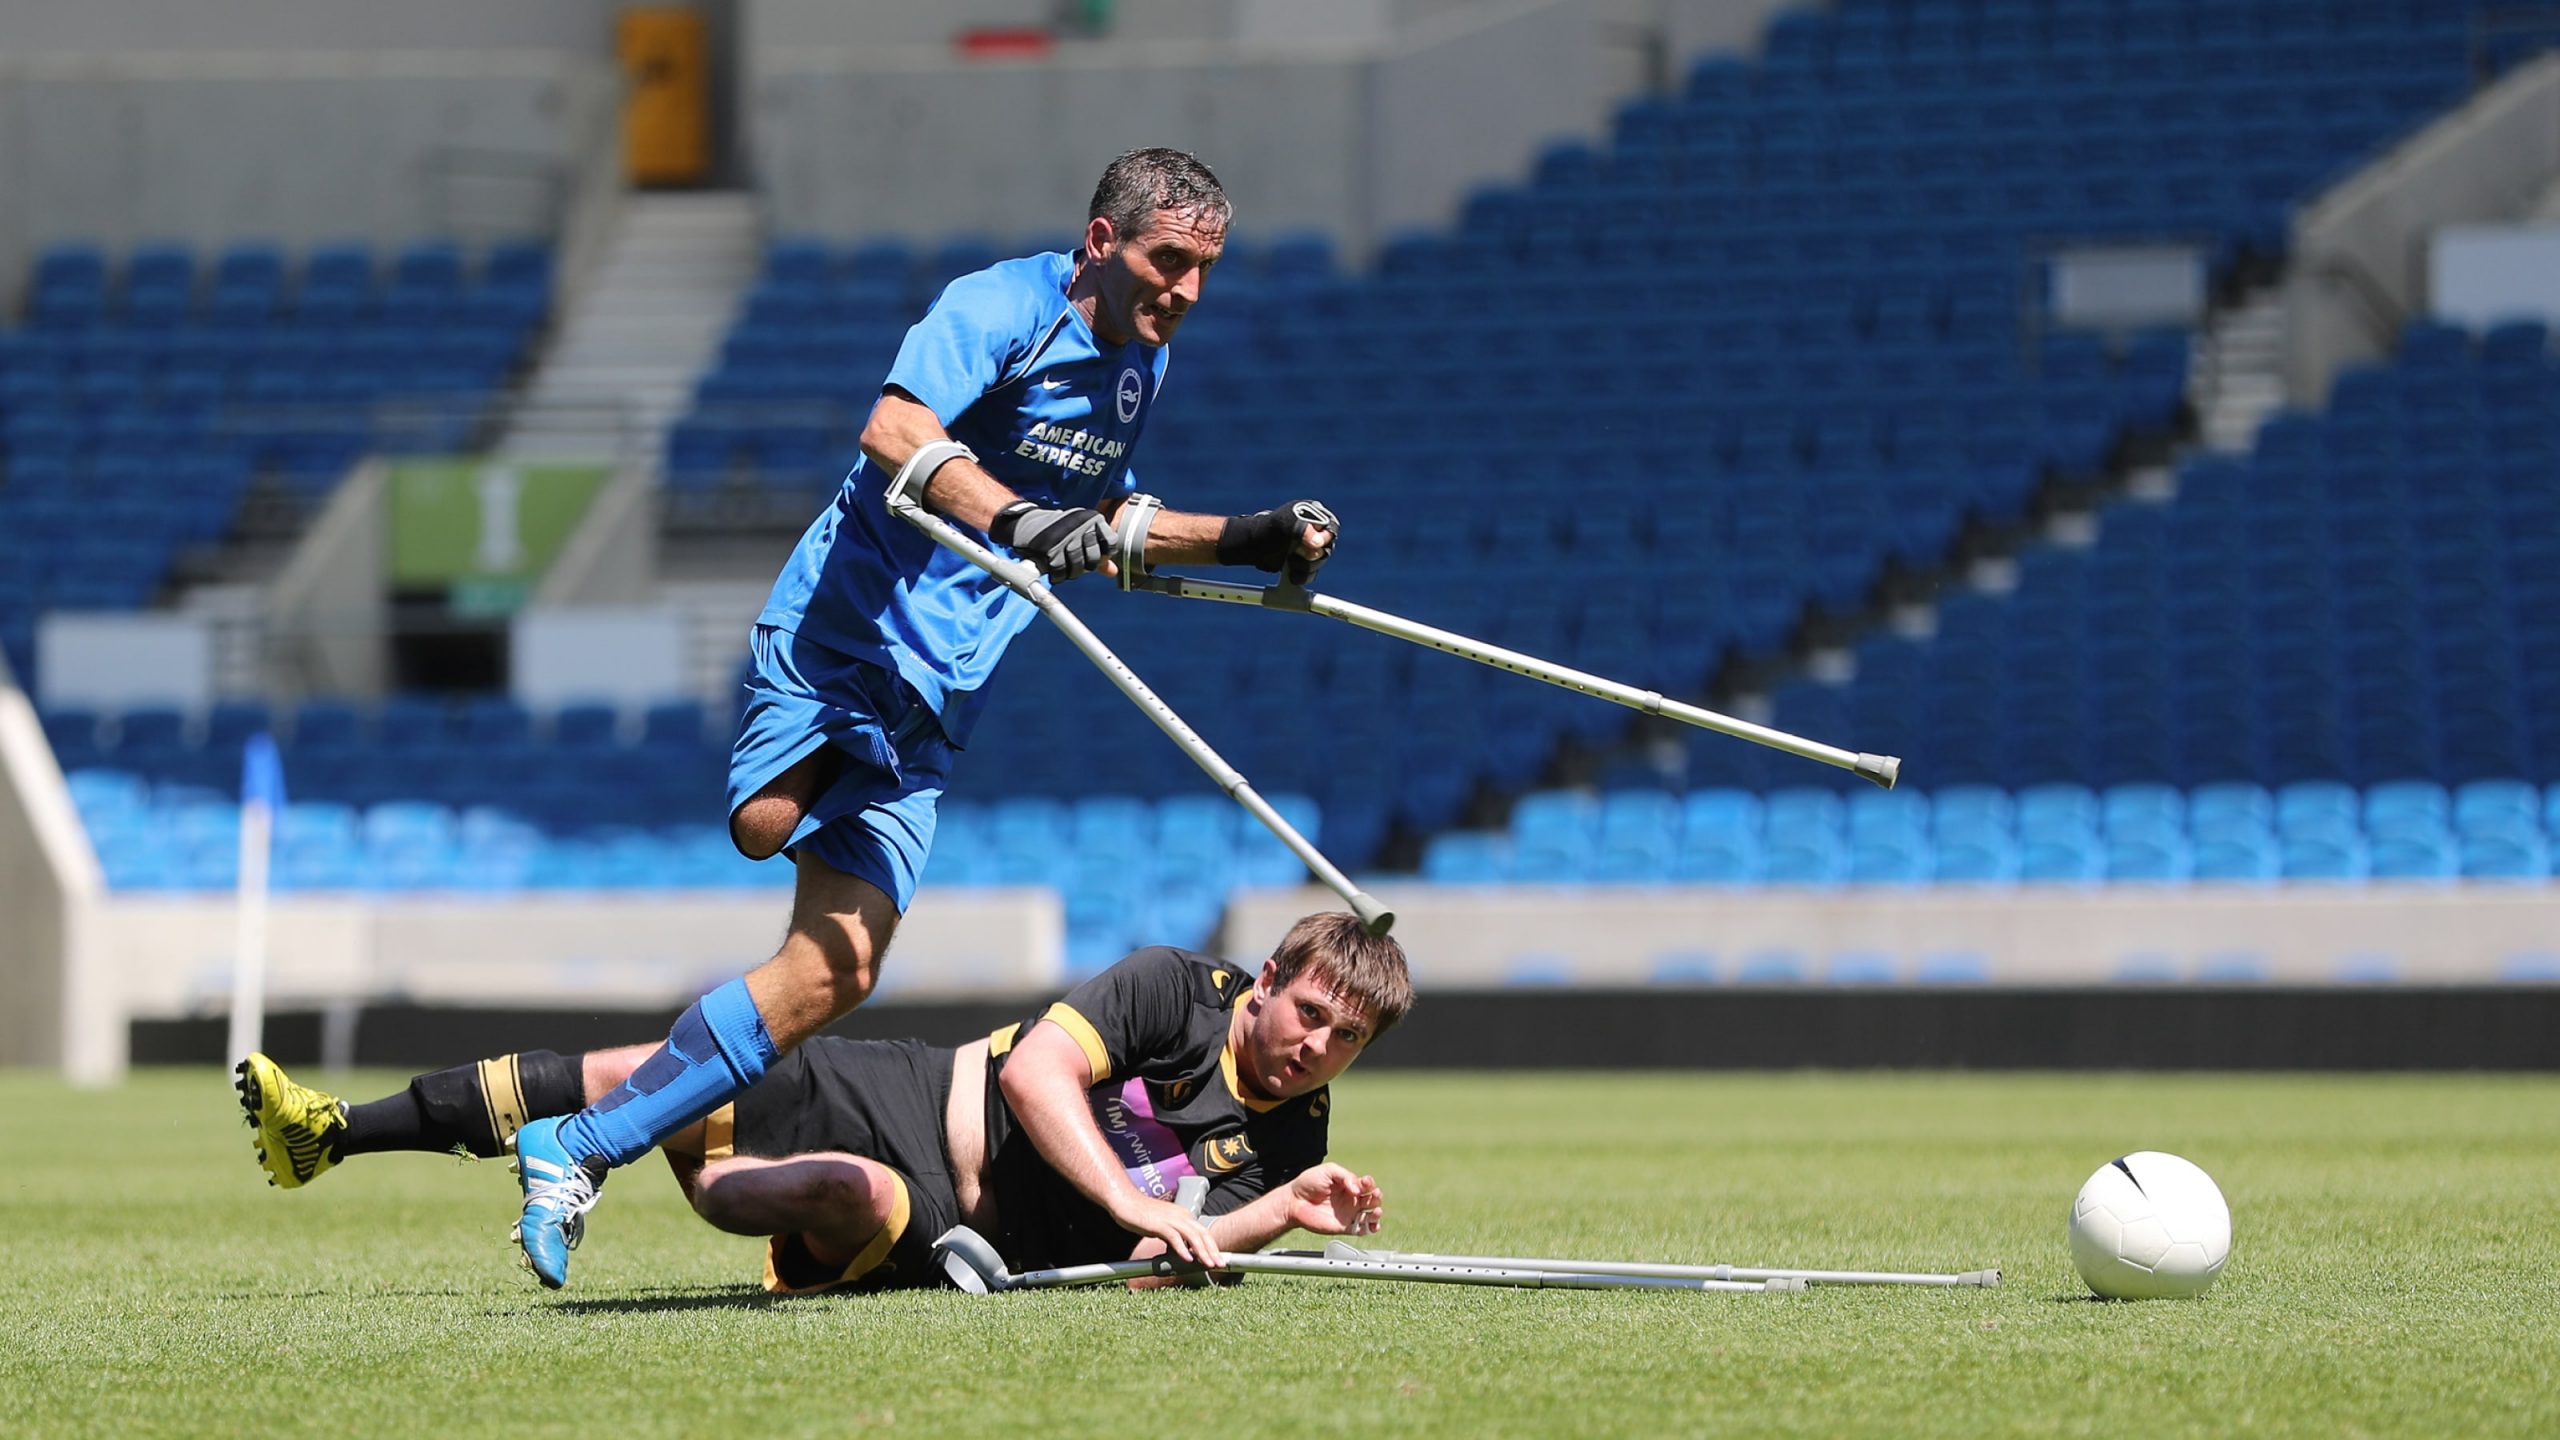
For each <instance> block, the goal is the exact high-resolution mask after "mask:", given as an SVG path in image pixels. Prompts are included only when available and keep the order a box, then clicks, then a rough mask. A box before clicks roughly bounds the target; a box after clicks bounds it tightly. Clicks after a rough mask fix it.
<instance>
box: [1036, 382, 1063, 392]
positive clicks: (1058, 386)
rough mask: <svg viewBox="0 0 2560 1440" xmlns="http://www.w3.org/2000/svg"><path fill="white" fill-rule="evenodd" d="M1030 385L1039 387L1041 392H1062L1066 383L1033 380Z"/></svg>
mask: <svg viewBox="0 0 2560 1440" xmlns="http://www.w3.org/2000/svg"><path fill="white" fill-rule="evenodd" d="M1031 383H1032V384H1034V385H1037V386H1039V387H1040V388H1041V389H1043V390H1064V389H1066V388H1067V382H1066V381H1064V380H1034V381H1032V382H1031Z"/></svg>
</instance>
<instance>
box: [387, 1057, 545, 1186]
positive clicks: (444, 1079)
mask: <svg viewBox="0 0 2560 1440" xmlns="http://www.w3.org/2000/svg"><path fill="white" fill-rule="evenodd" d="M582 1058H583V1057H581V1056H577V1055H562V1054H559V1053H557V1052H555V1051H550V1050H527V1051H525V1052H523V1053H522V1054H518V1055H501V1056H499V1057H498V1058H497V1059H495V1060H483V1061H481V1062H479V1063H478V1064H476V1065H456V1066H454V1067H453V1068H452V1069H450V1070H436V1071H431V1072H429V1073H427V1074H424V1075H421V1076H419V1077H418V1078H417V1079H415V1080H412V1081H410V1082H409V1088H408V1089H406V1090H403V1091H401V1092H400V1093H399V1094H397V1095H386V1096H384V1097H383V1098H382V1099H380V1100H375V1101H372V1102H371V1103H369V1104H364V1105H350V1106H348V1107H347V1128H346V1133H345V1135H344V1136H343V1137H342V1138H341V1139H340V1140H339V1143H338V1154H339V1155H340V1156H342V1157H343V1156H347V1155H369V1154H373V1153H376V1152H379V1151H385V1150H426V1151H435V1152H442V1151H448V1150H461V1151H464V1152H466V1153H468V1154H472V1155H477V1156H479V1157H480V1158H481V1159H483V1160H489V1159H495V1158H496V1157H498V1156H500V1155H503V1154H505V1153H506V1152H507V1142H508V1141H509V1140H512V1139H514V1138H515V1133H516V1131H517V1130H518V1129H520V1128H522V1127H523V1125H524V1123H525V1122H526V1121H528V1120H540V1119H544V1118H546V1117H549V1116H553V1115H575V1114H576V1113H578V1111H579V1110H580V1109H581V1108H583V1107H584V1106H585V1105H586V1103H587V1094H586V1083H585V1081H584V1079H583V1078H582V1070H583V1067H582V1065H581V1063H580V1061H581V1059H582Z"/></svg>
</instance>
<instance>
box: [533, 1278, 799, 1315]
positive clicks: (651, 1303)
mask: <svg viewBox="0 0 2560 1440" xmlns="http://www.w3.org/2000/svg"><path fill="white" fill-rule="evenodd" d="M800 1298H802V1297H799V1296H793V1295H775V1294H771V1293H769V1292H768V1291H766V1289H765V1288H764V1287H763V1286H761V1285H746V1284H740V1285H723V1286H720V1287H718V1288H717V1289H711V1290H677V1289H666V1290H643V1291H641V1292H639V1293H638V1294H634V1295H615V1296H610V1297H598V1298H596V1299H593V1300H562V1301H560V1302H558V1303H556V1304H551V1305H545V1306H543V1307H542V1308H543V1309H545V1310H560V1311H567V1312H568V1313H570V1314H573V1315H651V1314H660V1313H665V1312H670V1311H681V1310H765V1309H771V1308H774V1307H776V1306H780V1305H788V1304H790V1303H792V1302H793V1301H794V1300H797V1299H800ZM508 1313H512V1312H508Z"/></svg>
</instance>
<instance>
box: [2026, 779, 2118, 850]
mask: <svg viewBox="0 0 2560 1440" xmlns="http://www.w3.org/2000/svg"><path fill="white" fill-rule="evenodd" d="M2017 816H2018V818H2017V825H2018V838H2019V839H2020V840H2022V841H2031V840H2034V839H2036V838H2040V837H2044V836H2049V835H2056V834H2067V835H2072V836H2078V835H2083V834H2091V833H2094V832H2095V831H2096V829H2097V827H2098V797H2097V796H2096V795H2095V794H2094V793H2092V792H2091V791H2090V790H2089V789H2088V787H2086V786H2082V785H2032V786H2029V787H2028V788H2026V789H2025V790H2022V791H2020V792H2018V811H2017Z"/></svg>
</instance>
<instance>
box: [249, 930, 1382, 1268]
mask: <svg viewBox="0 0 2560 1440" xmlns="http://www.w3.org/2000/svg"><path fill="white" fill-rule="evenodd" d="M1412 1002H1413V987H1412V982H1411V979H1410V977H1409V976H1408V975H1407V973H1406V968H1405V959H1404V952H1403V950H1402V949H1401V948H1400V947H1399V946H1397V945H1396V943H1395V942H1394V941H1393V940H1389V939H1386V938H1383V937H1372V936H1369V935H1367V934H1365V933H1363V931H1362V930H1361V927H1360V922H1359V921H1358V920H1357V919H1356V918H1355V917H1353V916H1350V915H1345V914H1319V915H1311V916H1308V917H1307V918H1305V919H1303V920H1300V921H1299V922H1298V923H1297V924H1296V925H1295V926H1293V927H1291V929H1290V931H1289V933H1288V935H1287V936H1286V937H1284V938H1283V939H1282V941H1281V942H1280V945H1279V946H1278V948H1277V949H1275V950H1274V951H1273V953H1272V955H1271V958H1270V959H1269V960H1267V961H1265V962H1264V963H1263V965H1262V966H1261V967H1260V969H1259V972H1258V973H1257V972H1256V971H1253V970H1249V969H1246V968H1243V967H1239V966H1235V965H1231V964H1229V963H1228V962H1225V961H1222V960H1217V959H1213V958H1211V957H1208V956H1204V955H1198V954H1194V953H1192V952H1190V951H1185V950H1176V949H1172V948H1168V947H1161V946H1159V947H1151V948H1149V949H1144V950H1140V951H1137V952H1136V953H1134V954H1132V955H1130V956H1129V957H1127V958H1126V959H1124V960H1121V961H1120V962H1119V963H1118V964H1116V965H1113V966H1112V967H1111V968H1110V969H1108V970H1105V971H1103V972H1102V973H1101V974H1099V975H1097V976H1095V977H1094V978H1092V979H1091V980H1088V981H1086V982H1085V983H1084V984H1082V985H1079V986H1077V987H1076V988H1075V989H1074V990H1072V991H1070V992H1069V993H1068V994H1067V996H1066V998H1064V999H1062V1000H1060V1001H1058V1002H1057V1003H1056V1004H1054V1005H1051V1006H1050V1007H1049V1008H1048V1009H1047V1010H1045V1011H1044V1012H1042V1013H1041V1014H1039V1015H1037V1016H1034V1017H1032V1018H1030V1019H1027V1020H1024V1021H1022V1022H1020V1023H1018V1024H1013V1025H1008V1026H1005V1027H1004V1028H1003V1029H1000V1030H998V1031H996V1032H995V1033H994V1034H992V1035H990V1036H987V1037H985V1038H983V1039H978V1040H972V1041H970V1042H969V1043H967V1044H965V1045H962V1046H959V1047H957V1048H956V1049H952V1048H945V1047H941V1046H936V1045H931V1044H927V1043H925V1042H923V1041H918V1040H843V1039H838V1038H835V1037H832V1036H820V1037H817V1038H815V1039H813V1040H812V1041H810V1042H809V1043H808V1044H806V1045H804V1046H802V1047H801V1048H800V1049H799V1050H797V1051H795V1052H794V1053H793V1054H791V1055H790V1056H788V1057H786V1058H785V1059H783V1060H781V1061H780V1062H778V1063H776V1064H775V1065H774V1066H773V1068H772V1069H771V1070H770V1071H768V1072H767V1074H766V1075H765V1077H764V1078H763V1079H762V1080H761V1081H759V1082H758V1083H757V1084H756V1085H755V1086H753V1087H752V1088H750V1089H749V1090H748V1091H746V1092H745V1093H744V1094H742V1095H741V1096H739V1097H738V1099H737V1100H736V1101H734V1102H733V1103H731V1104H729V1105H725V1106H722V1107H721V1108H720V1109H718V1110H716V1111H714V1112H712V1114H711V1115H710V1116H708V1117H707V1118H705V1119H704V1120H703V1121H702V1122H701V1123H700V1124H698V1125H696V1126H694V1127H692V1128H691V1129H689V1130H687V1131H685V1132H684V1133H683V1134H681V1135H679V1136H677V1137H676V1138H675V1139H673V1140H672V1141H670V1142H669V1143H668V1144H667V1145H666V1146H665V1147H664V1148H665V1150H666V1153H667V1158H668V1160H669V1162H670V1164H671V1165H672V1166H673V1167H674V1170H675V1174H676V1180H677V1183H678V1184H680V1185H682V1186H683V1187H684V1191H685V1195H686V1198H687V1199H688V1200H689V1201H691V1202H692V1205H693V1208H694V1210H695V1212H696V1213H697V1214H699V1215H701V1216H702V1218H703V1219H705V1220H707V1221H709V1222H710V1223H711V1224H713V1225H715V1226H718V1227H719V1228H721V1229H723V1230H727V1231H730V1232H732V1233H736V1234H745V1235H762V1236H767V1237H770V1243H769V1245H768V1247H767V1251H766V1266H765V1285H766V1288H767V1289H769V1290H773V1291H777V1292H783V1293H799V1292H807V1291H816V1290H828V1289H854V1290H878V1289H893V1288H901V1287H910V1286H926V1285H939V1284H942V1283H944V1282H943V1278H942V1275H941V1272H940V1271H939V1269H938V1268H937V1267H936V1266H935V1265H934V1263H933V1261H932V1257H931V1247H932V1244H933V1241H934V1238H935V1237H936V1236H938V1235H940V1234H941V1233H942V1232H943V1231H944V1230H946V1229H948V1228H949V1227H951V1226H953V1225H962V1224H965V1225H968V1226H969V1227H970V1228H972V1229H974V1230H977V1231H978V1232H979V1233H980V1234H983V1235H986V1236H989V1237H991V1238H992V1239H994V1241H995V1243H996V1245H997V1246H998V1248H999V1250H1000V1251H1001V1252H1002V1254H1003V1256H1004V1258H1005V1260H1006V1261H1007V1262H1008V1263H1010V1264H1011V1265H1012V1266H1013V1267H1014V1268H1016V1269H1018V1270H1019V1269H1031V1268H1041V1267H1050V1266H1059V1265H1073V1264H1083V1263H1088V1262H1092V1261H1097V1260H1116V1259H1123V1258H1129V1257H1130V1256H1132V1255H1133V1254H1134V1255H1136V1256H1139V1257H1144V1256H1147V1255H1151V1254H1154V1253H1157V1252H1158V1251H1160V1250H1161V1249H1162V1248H1163V1246H1162V1244H1161V1242H1159V1241H1156V1240H1153V1239H1149V1240H1147V1241H1146V1242H1145V1243H1143V1244H1142V1245H1139V1246H1137V1247H1136V1248H1135V1249H1134V1251H1133V1249H1132V1247H1131V1245H1130V1239H1129V1236H1130V1232H1131V1231H1132V1230H1133V1229H1136V1228H1137V1227H1136V1226H1135V1225H1133V1224H1132V1223H1131V1221H1132V1220H1133V1219H1134V1218H1136V1217H1137V1216H1138V1215H1139V1214H1140V1213H1141V1212H1142V1209H1143V1207H1150V1206H1156V1205H1167V1204H1171V1203H1173V1194H1174V1189H1175V1186H1176V1185H1177V1184H1178V1183H1179V1182H1180V1181H1181V1180H1182V1179H1183V1178H1184V1177H1186V1176H1191V1175H1197V1176H1199V1177H1201V1178H1202V1179H1204V1180H1206V1181H1208V1182H1209V1186H1210V1189H1209V1197H1208V1202H1207V1204H1206V1206H1205V1207H1204V1210H1203V1212H1202V1213H1203V1215H1204V1217H1205V1219H1206V1221H1207V1224H1206V1235H1207V1239H1208V1242H1209V1243H1208V1245H1207V1246H1206V1247H1202V1246H1199V1245H1198V1244H1197V1242H1196V1241H1195V1242H1193V1245H1192V1248H1193V1249H1196V1250H1200V1251H1201V1253H1196V1254H1193V1253H1182V1254H1181V1258H1182V1259H1184V1260H1188V1261H1195V1262H1198V1263H1201V1264H1205V1265H1209V1266H1215V1265H1216V1264H1217V1263H1218V1261H1219V1259H1220V1258H1221V1255H1222V1254H1223V1252H1225V1251H1229V1250H1234V1251H1251V1250H1258V1249H1260V1248H1262V1247H1263V1246H1266V1245H1268V1244H1270V1243H1271V1242H1272V1241H1274V1240H1276V1239H1278V1238H1279V1237H1280V1236H1282V1235H1284V1234H1286V1233H1288V1232H1289V1231H1290V1230H1293V1229H1302V1230H1307V1231H1311V1232H1313V1233H1316V1234H1320V1235H1356V1234H1367V1233H1371V1232H1374V1231H1375V1230H1376V1229H1377V1228H1378V1225H1379V1222H1380V1220H1381V1218H1382V1216H1383V1213H1384V1201H1383V1197H1382V1196H1381V1194H1380V1192H1379V1189H1378V1185H1377V1182H1376V1181H1375V1180H1373V1179H1371V1178H1370V1177H1368V1176H1366V1175H1358V1174H1354V1173H1353V1172H1351V1171H1350V1170H1347V1169H1345V1168H1343V1167H1342V1166H1340V1165H1336V1164H1333V1163H1331V1162H1329V1161H1327V1160H1326V1159H1325V1135H1326V1121H1327V1118H1328V1115H1329V1113H1330V1108H1331V1105H1332V1094H1331V1090H1330V1088H1329V1087H1330V1084H1331V1082H1332V1080H1333V1079H1334V1077H1335V1076H1337V1075H1340V1074H1341V1073H1342V1072H1343V1070H1344V1069H1346V1068H1348V1067H1349V1065H1350V1064H1351V1062H1352V1061H1353V1060H1354V1059H1357V1058H1358V1057H1359V1055H1360V1054H1361V1053H1362V1052H1363V1051H1365V1050H1366V1049H1367V1047H1368V1045H1369V1044H1370V1042H1372V1041H1374V1040H1375V1039H1376V1038H1377V1037H1378V1036H1379V1035H1380V1034H1382V1033H1383V1032H1385V1031H1386V1030H1387V1029H1388V1028H1390V1027H1392V1026H1393V1025H1394V1024H1395V1023H1396V1022H1397V1021H1398V1020H1400V1019H1402V1018H1403V1017H1404V1014H1405V1012H1406V1011H1407V1010H1408V1009H1409V1008H1410V1007H1411V1005H1412ZM657 1048H658V1047H657V1046H656V1045H654V1044H650V1045H636V1046H630V1047H627V1048H623V1049H617V1050H601V1051H592V1052H589V1053H587V1054H584V1055H560V1054H556V1053H553V1052H551V1051H547V1050H533V1051H526V1052H523V1053H522V1054H518V1055H508V1056H501V1057H499V1058H497V1059H494V1060H485V1061H482V1062H480V1063H478V1064H475V1065H463V1066H458V1067H455V1068H453V1069H450V1070H439V1071H434V1072H432V1073H429V1074H425V1075H421V1076H419V1077H417V1078H416V1079H415V1080H413V1081H411V1082H410V1084H409V1086H408V1088H407V1089H405V1090H403V1091H401V1092H399V1093H397V1094H394V1095H391V1096H388V1097H385V1098H384V1099H381V1100H377V1101H373V1102H371V1103H369V1104H361V1105H353V1106H350V1105H348V1104H346V1103H344V1102H342V1101H339V1100H337V1099H335V1098H334V1097H332V1096H328V1095H326V1094H323V1093H321V1092H319V1091H317V1090H313V1089H311V1088H309V1087H307V1086H304V1085H300V1084H297V1083H296V1082H294V1081H293V1080H291V1079H289V1078H287V1077H286V1076H285V1074H284V1072H283V1071H282V1070H281V1069H279V1068H277V1066H276V1065H275V1063H274V1062H273V1061H271V1060H269V1059H267V1058H266V1057H265V1056H263V1055H253V1056H251V1057H250V1058H249V1059H248V1060H246V1061H243V1062H242V1064H241V1066H240V1094H241V1104H242V1106H243V1108H244V1109H245V1110H246V1111H247V1113H248V1116H249V1120H250V1123H251V1124H252V1125H253V1126H254V1127H256V1129H257V1130H258V1132H259V1135H258V1138H259V1161H260V1163H261V1164H262V1165H263V1166H264V1167H265V1168H266V1170H267V1172H268V1176H269V1179H270V1181H271V1183H274V1184H276V1185H279V1186H282V1187H284V1188H288V1189H290V1188H295V1187H298V1186H301V1185H304V1184H307V1183H309V1182H310V1181H311V1180H312V1179H315V1178H317V1176H318V1175H320V1174H321V1173H322V1172H324V1171H326V1170H328V1169H329V1168H330V1167H332V1166H333V1165H336V1164H338V1163H340V1162H342V1161H343V1160H345V1159H346V1158H348V1157H350V1156H354V1155H362V1154H374V1153H380V1152H385V1151H394V1150H415V1151H431V1152H448V1151H454V1150H461V1151H464V1152H467V1153H470V1154H474V1155H479V1156H483V1157H494V1156H496V1155H499V1154H503V1153H505V1151H506V1150H507V1148H508V1144H509V1141H510V1140H511V1139H512V1137H513V1136H514V1134H515V1132H516V1130H517V1129H518V1128H520V1127H521V1126H523V1125H524V1124H525V1123H526V1122H528V1121H531V1120H536V1119H540V1118H542V1117H544V1116H550V1115H566V1114H571V1113H574V1112H575V1111H576V1110H578V1109H579V1108H580V1107H582V1106H584V1105H586V1104H587V1103H589V1102H590V1101H591V1100H592V1099H593V1098H594V1097H595V1096H598V1095H601V1094H604V1093H605V1092H607V1091H609V1090H611V1089H612V1088H613V1087H614V1086H616V1085H619V1084H620V1083H622V1080H623V1079H624V1077H625V1076H626V1075H627V1074H628V1073H629V1072H630V1071H631V1070H632V1069H633V1068H634V1067H636V1066H638V1065H640V1064H641V1063H642V1062H643V1061H644V1060H646V1059H648V1057H649V1056H650V1055H651V1054H652V1053H653V1052H654V1051H655V1050H656V1049H657ZM1177 1253H1180V1251H1179V1248H1178V1250H1177Z"/></svg>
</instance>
